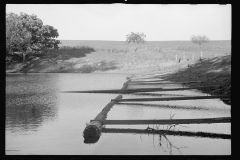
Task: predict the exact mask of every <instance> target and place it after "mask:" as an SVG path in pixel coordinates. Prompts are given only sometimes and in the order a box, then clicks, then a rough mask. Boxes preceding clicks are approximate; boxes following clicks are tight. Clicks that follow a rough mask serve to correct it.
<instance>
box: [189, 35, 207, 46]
mask: <svg viewBox="0 0 240 160" xmlns="http://www.w3.org/2000/svg"><path fill="white" fill-rule="evenodd" d="M191 41H192V42H193V43H195V44H198V45H199V46H200V47H202V44H203V43H208V42H209V38H208V37H206V36H205V35H204V36H194V35H193V36H191Z"/></svg>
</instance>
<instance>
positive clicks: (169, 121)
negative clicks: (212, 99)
mask: <svg viewBox="0 0 240 160" xmlns="http://www.w3.org/2000/svg"><path fill="white" fill-rule="evenodd" d="M230 122H231V117H219V118H200V119H159V120H157V119H154V120H106V121H104V124H106V125H141V124H161V125H169V124H204V123H230Z"/></svg>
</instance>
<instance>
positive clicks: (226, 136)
mask: <svg viewBox="0 0 240 160" xmlns="http://www.w3.org/2000/svg"><path fill="white" fill-rule="evenodd" d="M102 133H133V134H165V135H173V136H185V137H203V138H219V139H231V135H230V134H220V133H208V132H188V131H173V130H155V129H154V130H151V129H144V130H143V129H118V128H103V129H102Z"/></svg>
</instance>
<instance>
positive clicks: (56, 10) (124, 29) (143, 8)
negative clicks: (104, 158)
mask: <svg viewBox="0 0 240 160" xmlns="http://www.w3.org/2000/svg"><path fill="white" fill-rule="evenodd" d="M9 12H13V13H16V14H18V15H20V12H23V13H27V14H35V15H37V17H38V18H40V19H41V20H42V21H43V23H44V25H46V24H47V25H51V26H53V27H54V28H56V29H57V30H58V33H59V37H58V39H59V40H114V41H125V40H126V35H127V34H129V33H130V32H143V33H144V34H145V35H146V40H147V41H167V40H189V39H190V36H191V35H206V36H207V37H209V38H210V40H231V24H232V22H231V19H232V16H231V12H232V11H231V5H215V4H214V5H212V4H206V5H183V4H180V5H171V4H170V5H161V4H153V5H151V4H133V5H132V4H7V5H6V13H9Z"/></svg>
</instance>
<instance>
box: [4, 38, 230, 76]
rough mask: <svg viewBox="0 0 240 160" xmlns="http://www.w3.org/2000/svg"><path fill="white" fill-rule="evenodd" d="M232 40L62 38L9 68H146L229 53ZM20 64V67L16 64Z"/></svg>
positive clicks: (172, 66) (161, 66)
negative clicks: (134, 41)
mask: <svg viewBox="0 0 240 160" xmlns="http://www.w3.org/2000/svg"><path fill="white" fill-rule="evenodd" d="M230 53H231V41H210V43H207V44H205V45H204V46H203V47H201V48H200V47H199V46H198V45H196V44H193V43H192V42H191V41H149V42H146V43H145V44H139V45H132V44H130V45H127V44H125V42H124V41H83V40H61V44H60V49H59V50H49V51H48V54H46V55H38V56H37V55H35V56H33V57H35V58H32V59H31V56H29V58H28V60H27V61H26V62H23V63H21V64H20V63H15V64H12V65H10V66H7V70H8V72H80V73H81V72H83V73H90V72H114V73H116V72H121V73H126V72H132V73H134V72H146V71H149V70H158V71H160V70H166V69H169V68H170V69H171V68H179V67H181V66H184V65H187V64H192V63H194V62H195V61H197V60H199V59H200V57H202V59H204V58H214V57H221V56H226V55H230ZM16 66H17V67H16Z"/></svg>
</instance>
